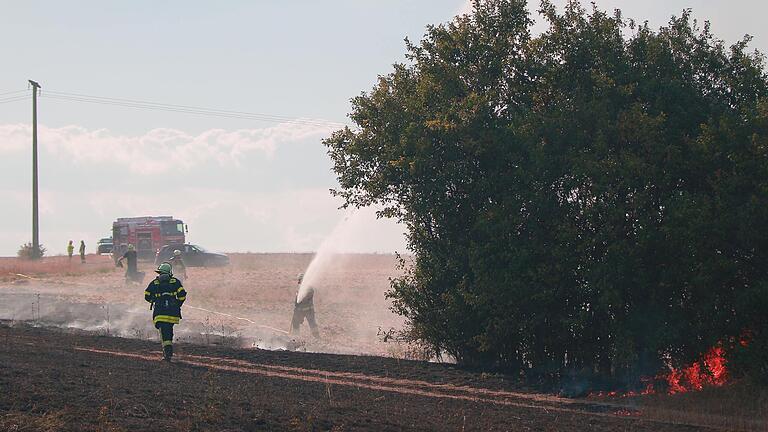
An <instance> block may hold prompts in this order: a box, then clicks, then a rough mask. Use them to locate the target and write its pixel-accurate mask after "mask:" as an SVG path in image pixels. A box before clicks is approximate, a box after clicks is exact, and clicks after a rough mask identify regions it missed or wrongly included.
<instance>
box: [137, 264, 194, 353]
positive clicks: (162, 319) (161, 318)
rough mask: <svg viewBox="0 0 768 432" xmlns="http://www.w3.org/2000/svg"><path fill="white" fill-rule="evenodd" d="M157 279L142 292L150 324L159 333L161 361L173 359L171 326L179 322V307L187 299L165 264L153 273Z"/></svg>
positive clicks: (179, 282) (170, 269) (170, 268)
mask: <svg viewBox="0 0 768 432" xmlns="http://www.w3.org/2000/svg"><path fill="white" fill-rule="evenodd" d="M155 272H156V273H157V277H156V278H155V279H154V280H153V281H152V282H150V283H149V286H147V290H146V291H144V300H146V301H148V302H149V303H150V309H152V322H153V323H154V324H155V328H157V330H158V331H159V332H160V339H161V340H162V343H163V360H165V361H171V357H173V326H174V325H176V324H178V323H179V320H181V306H182V305H183V304H184V301H185V300H186V299H187V292H186V291H185V290H184V287H183V286H182V285H181V281H180V280H178V279H177V278H175V277H173V272H172V267H171V265H170V264H168V263H167V262H164V263H162V264H160V266H159V267H158V268H157V270H156V271H155Z"/></svg>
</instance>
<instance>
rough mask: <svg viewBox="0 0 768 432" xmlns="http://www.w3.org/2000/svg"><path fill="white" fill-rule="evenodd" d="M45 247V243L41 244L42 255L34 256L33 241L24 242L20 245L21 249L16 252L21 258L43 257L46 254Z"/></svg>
mask: <svg viewBox="0 0 768 432" xmlns="http://www.w3.org/2000/svg"><path fill="white" fill-rule="evenodd" d="M45 251H46V249H45V247H44V246H43V245H40V256H39V257H36V256H34V248H33V247H32V242H29V243H24V244H23V245H21V247H19V251H18V252H17V253H16V254H17V255H18V257H19V258H21V259H35V258H42V257H43V256H44V255H45Z"/></svg>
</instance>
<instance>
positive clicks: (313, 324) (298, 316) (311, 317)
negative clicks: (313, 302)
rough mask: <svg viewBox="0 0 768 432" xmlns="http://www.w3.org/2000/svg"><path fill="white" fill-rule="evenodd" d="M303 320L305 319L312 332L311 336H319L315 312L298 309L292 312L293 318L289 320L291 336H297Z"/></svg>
mask: <svg viewBox="0 0 768 432" xmlns="http://www.w3.org/2000/svg"><path fill="white" fill-rule="evenodd" d="M304 318H306V319H307V324H309V329H310V330H311V331H312V336H314V337H318V336H320V332H319V331H318V329H317V321H315V311H314V310H313V309H307V310H303V309H299V308H296V309H294V310H293V318H292V319H291V334H298V333H299V327H301V323H303V322H304Z"/></svg>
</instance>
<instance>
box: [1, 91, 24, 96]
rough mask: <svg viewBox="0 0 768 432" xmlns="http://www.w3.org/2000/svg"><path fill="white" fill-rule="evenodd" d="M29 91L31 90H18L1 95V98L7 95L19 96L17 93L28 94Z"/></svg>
mask: <svg viewBox="0 0 768 432" xmlns="http://www.w3.org/2000/svg"><path fill="white" fill-rule="evenodd" d="M28 91H29V90H16V91H9V92H4V93H0V96H7V95H12V94H17V93H26V92H28Z"/></svg>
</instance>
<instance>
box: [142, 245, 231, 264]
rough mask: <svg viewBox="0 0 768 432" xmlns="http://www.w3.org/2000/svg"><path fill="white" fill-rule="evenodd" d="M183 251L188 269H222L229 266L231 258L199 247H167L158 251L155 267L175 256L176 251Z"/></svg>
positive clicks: (182, 255) (182, 257)
mask: <svg viewBox="0 0 768 432" xmlns="http://www.w3.org/2000/svg"><path fill="white" fill-rule="evenodd" d="M176 249H178V250H180V251H181V259H183V260H184V264H185V265H186V266H187V267H222V266H226V265H229V257H228V256H226V255H224V254H220V253H215V252H208V251H206V250H205V249H203V248H201V247H200V246H197V245H192V244H183V245H165V246H163V247H162V248H161V249H160V251H158V253H157V256H156V257H155V265H160V263H162V262H163V261H168V260H169V259H171V257H172V256H173V251H174V250H176Z"/></svg>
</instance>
